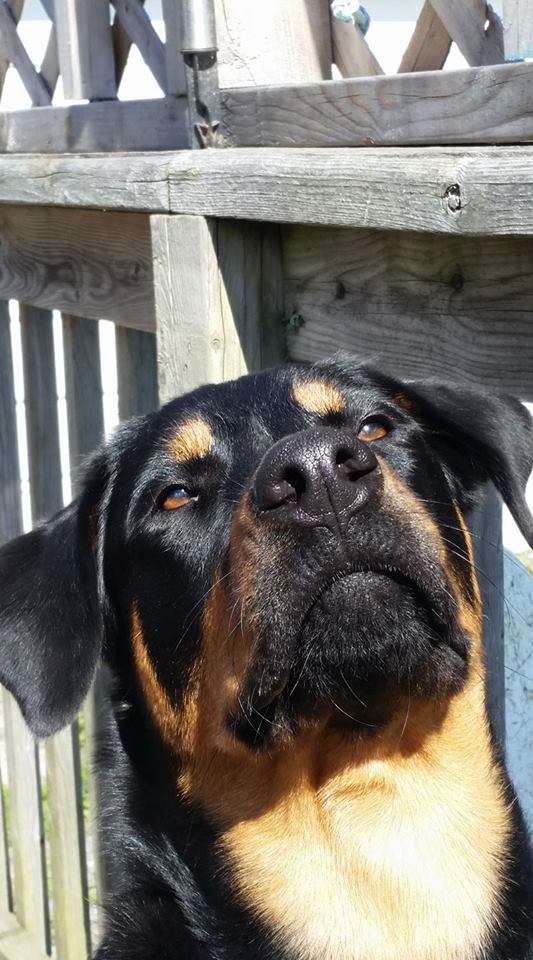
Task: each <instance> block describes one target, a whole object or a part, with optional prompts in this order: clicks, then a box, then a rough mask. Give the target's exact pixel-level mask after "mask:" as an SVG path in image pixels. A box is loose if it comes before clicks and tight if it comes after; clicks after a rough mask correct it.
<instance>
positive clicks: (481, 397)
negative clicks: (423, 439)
mask: <svg viewBox="0 0 533 960" xmlns="http://www.w3.org/2000/svg"><path fill="white" fill-rule="evenodd" d="M405 386H406V388H407V392H408V394H409V397H410V400H411V401H412V410H413V414H414V416H415V417H417V418H419V419H420V420H421V422H422V423H423V424H425V425H426V426H427V427H428V434H427V439H428V440H429V442H430V443H431V444H433V445H434V446H436V447H437V448H438V450H439V453H440V455H441V457H442V459H443V460H444V462H445V464H446V465H447V466H448V470H449V474H450V478H451V481H452V483H453V482H454V480H455V482H457V481H458V486H457V490H456V493H457V499H458V501H459V502H461V501H462V502H463V504H464V505H465V506H467V507H468V506H471V505H472V504H473V503H474V502H475V497H476V492H477V491H478V490H479V488H480V486H481V485H482V484H483V483H484V482H486V481H487V480H492V482H493V483H494V485H495V487H496V488H497V490H498V491H499V492H500V494H501V496H502V497H503V499H504V500H505V503H506V504H507V506H508V507H509V510H510V511H511V513H512V515H513V517H514V519H515V520H516V523H517V524H518V526H519V528H520V530H521V532H522V534H523V535H524V537H525V538H526V540H527V541H528V543H529V544H530V546H533V517H532V515H531V513H530V511H529V509H528V506H527V503H526V498H525V488H526V483H527V481H528V478H529V475H530V473H531V469H532V467H533V420H532V418H531V416H530V414H529V412H528V411H527V410H526V408H525V407H524V405H523V404H522V403H520V401H519V400H516V399H515V398H514V397H507V396H504V395H501V394H497V393H492V392H490V391H488V390H482V389H477V388H475V387H469V386H463V385H460V384H450V383H442V382H439V381H438V380H421V381H411V382H410V383H408V384H406V385H405Z"/></svg>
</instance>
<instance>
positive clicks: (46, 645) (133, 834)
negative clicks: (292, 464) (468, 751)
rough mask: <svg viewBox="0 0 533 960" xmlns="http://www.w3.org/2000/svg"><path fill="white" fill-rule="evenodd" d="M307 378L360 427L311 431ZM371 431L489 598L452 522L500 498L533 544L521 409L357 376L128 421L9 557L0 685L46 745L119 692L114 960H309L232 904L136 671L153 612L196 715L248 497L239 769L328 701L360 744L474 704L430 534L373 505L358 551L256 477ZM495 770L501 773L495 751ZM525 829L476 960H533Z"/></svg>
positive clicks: (338, 417)
mask: <svg viewBox="0 0 533 960" xmlns="http://www.w3.org/2000/svg"><path fill="white" fill-rule="evenodd" d="M302 377H312V378H314V379H322V380H324V381H326V382H327V383H328V384H334V385H336V386H337V387H338V388H339V389H340V390H342V391H343V393H344V395H345V396H346V398H347V407H346V410H345V411H344V412H342V413H339V412H333V413H331V415H328V416H325V417H317V416H316V415H311V414H309V413H306V412H305V410H303V409H301V408H300V407H299V406H298V405H297V404H296V403H295V402H294V400H293V398H292V386H293V383H294V381H295V379H297V378H302ZM401 398H404V399H403V400H402V399H401ZM405 398H406V400H405ZM370 415H371V416H372V417H374V416H375V417H380V418H383V419H384V422H386V423H387V425H388V428H389V433H388V435H387V436H386V437H385V438H383V439H379V440H377V441H376V443H375V450H376V452H378V453H379V457H381V458H382V460H383V461H384V462H385V463H386V464H388V465H389V466H390V468H391V469H392V470H393V471H394V473H395V475H396V476H397V477H398V478H399V479H400V480H401V482H402V483H404V484H405V485H406V486H407V487H408V488H409V489H410V490H411V491H413V493H414V494H415V495H416V497H417V498H418V499H419V501H420V502H422V503H423V504H424V507H425V509H426V510H427V512H428V513H429V514H430V516H431V517H432V518H433V520H434V521H435V523H436V524H437V527H438V528H439V529H440V530H441V532H442V536H443V538H444V539H445V542H446V543H447V554H448V560H449V563H450V566H451V567H452V568H453V570H454V573H455V575H456V577H457V578H458V579H459V580H460V582H461V583H462V585H463V588H464V592H465V595H467V596H468V595H470V596H471V595H472V593H473V590H474V585H473V581H472V571H471V568H470V565H469V563H468V560H467V557H466V543H465V538H464V536H463V533H462V532H461V529H460V528H459V527H458V524H457V514H456V512H455V506H454V501H455V503H457V504H458V506H459V507H460V508H461V509H462V510H464V511H466V512H467V513H468V511H469V510H471V509H472V507H473V506H474V505H475V503H476V502H477V500H478V499H479V497H480V495H481V494H482V492H483V488H484V486H485V484H486V483H487V482H488V481H492V482H493V483H494V484H495V486H496V487H497V489H498V490H499V491H500V493H501V495H502V497H503V499H504V500H505V501H506V503H507V504H508V506H509V507H510V509H511V511H512V513H513V515H514V517H515V519H516V521H517V523H518V525H519V526H520V528H521V530H522V531H523V533H524V535H525V536H526V538H527V539H528V541H529V542H530V543H531V544H532V545H533V520H532V517H531V515H530V513H529V511H528V508H527V505H526V502H525V498H524V488H525V484H526V481H527V478H528V476H529V473H530V471H531V467H532V465H533V429H532V423H531V420H530V418H529V416H528V414H527V412H526V411H525V409H524V408H523V406H522V405H521V404H519V403H518V402H517V401H515V400H512V399H510V398H507V397H499V396H494V395H492V394H489V393H485V392H483V391H481V390H477V389H473V388H468V387H463V386H457V385H452V384H442V383H438V382H436V381H423V382H412V383H402V382H400V381H396V380H394V379H393V378H390V377H386V376H383V375H382V374H380V373H379V372H378V371H375V370H373V369H371V368H368V367H365V366H359V365H357V364H356V363H355V362H353V361H349V360H346V361H328V362H324V363H322V364H319V365H316V366H315V367H313V368H312V369H311V368H308V367H306V366H305V365H295V364H294V365H286V366H284V367H280V368H277V369H275V370H270V371H266V372H264V373H261V374H257V375H254V376H249V377H244V378H241V379H240V380H237V381H234V382H232V383H226V384H222V385H219V386H213V387H211V386H210V387H203V388H201V389H200V390H197V391H195V392H194V393H192V394H189V395H187V396H185V397H181V398H179V399H177V400H175V401H173V402H172V403H170V404H168V405H167V406H165V407H164V408H163V409H162V410H161V411H159V412H156V413H154V414H151V415H150V416H148V417H144V418H140V419H138V420H134V421H131V422H130V423H128V424H126V425H124V426H123V427H121V428H120V429H119V430H118V431H117V433H116V435H115V437H114V438H113V439H112V441H111V442H110V443H109V444H108V445H106V446H105V447H104V448H103V449H102V450H101V451H99V452H98V453H97V454H96V456H95V457H94V459H93V460H92V462H91V463H89V465H88V467H87V472H86V478H85V483H84V486H83V493H82V494H81V497H80V498H79V500H77V501H75V502H74V503H73V504H71V505H70V506H69V507H67V508H66V509H65V510H63V511H62V512H61V513H60V514H58V515H57V516H56V517H55V518H53V519H52V520H51V521H49V522H48V523H46V524H44V525H43V526H41V527H40V528H38V529H36V530H34V531H33V532H32V533H30V534H27V535H25V536H23V537H20V538H19V539H17V540H15V541H13V542H12V543H10V544H7V545H6V546H5V547H3V548H2V549H1V550H0V638H1V644H2V645H1V652H0V680H1V681H2V683H4V684H5V685H6V686H7V688H8V689H9V690H10V691H11V692H12V693H13V694H14V696H15V697H16V698H17V700H18V702H19V704H20V706H21V708H22V711H23V714H24V717H25V719H26V721H27V723H28V725H29V727H30V728H31V729H32V730H33V732H34V733H35V734H36V735H37V736H39V737H41V736H48V735H50V734H51V733H53V732H55V731H57V730H59V729H60V728H61V727H63V726H65V725H66V724H67V723H68V722H69V721H71V720H72V718H73V717H74V716H75V714H76V712H77V710H78V709H79V707H80V704H81V703H82V701H83V698H84V697H85V695H86V693H87V691H88V689H89V687H90V684H91V682H92V679H93V676H94V672H95V669H96V666H97V663H98V660H99V659H100V657H103V659H104V660H105V662H106V663H107V664H108V666H109V668H110V670H111V672H112V674H113V678H114V702H115V711H114V714H113V717H112V718H111V719H110V721H109V729H108V731H107V734H106V737H105V739H104V742H103V743H102V745H101V750H100V756H99V766H100V768H101V770H102V772H103V775H104V777H105V780H104V782H105V791H106V803H105V811H104V823H103V827H104V836H105V837H106V838H107V840H106V844H107V853H108V857H109V861H110V865H111V875H112V878H113V887H112V891H111V894H110V897H109V903H108V924H107V930H106V935H105V937H104V942H103V945H102V946H101V947H100V948H99V950H98V952H97V958H98V960H141V958H142V960H181V958H183V960H252V958H253V960H299V957H297V956H295V955H294V954H292V953H289V952H288V950H287V949H286V948H285V947H284V945H283V943H280V941H279V940H275V939H274V936H273V933H272V931H270V930H269V929H268V927H267V926H263V925H262V924H261V922H260V921H258V920H257V919H256V918H254V917H253V916H252V915H251V914H249V913H248V912H247V910H246V909H245V908H244V907H243V906H242V905H240V904H239V902H238V901H237V899H236V897H235V895H234V893H233V891H232V883H231V870H230V868H229V865H228V864H227V863H226V862H225V861H224V858H223V857H222V854H221V853H220V850H219V849H218V847H217V833H216V829H215V827H214V826H213V823H212V822H210V819H209V817H208V815H207V814H206V812H205V811H202V810H201V809H200V808H195V807H194V806H191V805H190V804H189V803H188V802H185V801H184V800H181V799H180V798H179V797H176V762H177V761H176V758H175V757H173V756H171V753H170V751H169V749H168V746H165V744H164V743H163V742H162V741H161V737H160V735H159V734H158V732H157V729H156V727H155V725H154V723H153V720H152V718H151V715H150V711H149V709H147V704H146V703H145V700H144V697H143V692H142V689H141V684H140V681H139V676H138V674H137V670H136V666H135V661H134V658H133V657H132V653H131V644H130V632H131V610H132V604H136V605H137V606H138V609H139V614H140V616H141V618H142V622H143V624H144V625H145V634H146V641H147V644H148V646H149V650H150V656H151V658H152V661H153V663H154V665H155V668H156V671H157V676H158V679H159V681H160V683H161V685H162V686H163V687H164V689H165V691H166V693H167V696H168V697H169V699H170V700H171V701H172V703H176V704H178V703H181V699H182V697H183V694H184V691H186V689H187V686H188V684H189V682H190V678H191V673H192V670H193V668H194V665H195V663H196V661H197V658H198V657H199V656H200V649H201V644H202V614H203V611H204V609H205V605H206V603H207V598H208V597H209V591H210V588H211V586H212V584H213V579H214V576H215V573H216V571H219V572H220V571H222V575H223V576H225V577H227V578H228V581H229V583H230V584H231V582H232V581H231V572H232V571H231V558H230V554H229V542H230V529H231V524H232V522H233V521H234V518H235V512H236V509H237V506H238V504H239V503H240V502H241V498H242V496H243V493H247V492H250V491H251V493H250V504H251V506H250V510H251V512H252V515H253V516H254V517H255V521H254V522H257V525H258V529H260V531H261V544H262V550H261V555H260V557H259V559H258V560H257V566H256V569H255V571H254V583H255V592H254V604H255V607H254V609H253V610H249V611H248V612H247V611H246V609H244V616H245V617H246V616H247V615H248V614H249V615H250V617H251V616H252V614H253V615H254V616H255V618H256V621H258V622H259V621H260V629H259V632H258V635H257V638H256V641H255V643H256V647H255V651H254V659H253V662H252V665H251V667H250V669H249V670H248V673H247V675H246V677H245V678H244V680H243V684H242V689H241V691H240V694H241V696H240V698H239V707H238V708H237V707H236V708H235V709H234V710H232V711H230V712H229V713H228V716H227V718H226V723H227V729H228V731H229V734H230V735H232V736H235V737H236V738H237V740H240V741H242V744H244V749H246V750H251V751H268V750H276V749H277V746H278V739H279V740H280V742H282V743H283V744H284V748H285V749H286V748H287V744H289V746H290V743H291V742H292V741H293V740H296V739H297V738H298V735H299V731H300V729H301V728H302V725H304V726H305V725H306V724H309V723H312V722H313V721H314V720H315V719H316V718H318V717H321V716H323V715H324V711H326V710H327V709H329V706H328V705H331V703H334V705H335V706H336V707H338V711H337V712H334V716H333V717H332V718H331V720H330V721H329V722H330V723H331V724H332V725H334V726H335V727H336V728H338V730H339V731H341V732H342V734H343V735H345V736H346V738H348V739H351V740H353V742H354V743H357V740H358V738H360V737H364V736H372V731H373V730H375V728H376V727H378V728H379V726H380V725H381V724H383V723H384V722H386V720H387V718H388V711H389V710H390V707H391V703H394V698H395V696H396V695H399V694H400V693H401V692H402V691H405V690H406V689H407V688H408V689H409V695H413V696H415V697H419V698H422V699H423V698H432V697H436V696H443V695H446V696H452V695H453V694H454V692H455V691H458V690H460V689H461V688H462V685H463V684H464V682H465V678H466V676H467V674H468V666H469V640H468V637H467V636H466V635H464V634H463V633H462V632H461V630H460V629H459V628H458V626H457V624H456V622H455V617H454V612H453V609H452V607H451V606H450V603H449V600H448V597H449V592H448V590H447V584H446V578H445V575H444V573H443V571H442V570H441V569H439V567H438V565H437V564H436V562H435V557H434V554H433V552H432V547H431V544H428V542H427V539H426V538H425V535H424V534H423V532H422V531H421V530H419V529H418V527H417V525H416V523H411V522H410V521H407V520H406V522H405V523H402V522H399V521H398V518H397V517H396V516H395V514H394V512H393V511H389V510H387V508H386V505H384V504H383V503H382V502H381V500H379V498H378V499H376V497H374V495H373V496H372V497H371V498H370V500H369V504H368V505H366V506H365V509H364V510H361V512H359V513H358V514H357V515H353V516H351V515H350V516H349V517H348V519H346V520H343V524H342V530H340V527H339V523H340V521H339V519H338V517H337V521H336V523H337V525H336V526H335V525H333V521H332V523H329V521H328V522H327V523H324V524H322V525H317V524H314V525H313V524H311V525H309V526H307V527H306V526H305V525H300V526H299V527H298V529H297V530H295V528H294V526H293V525H292V522H291V521H288V522H287V523H286V524H283V523H278V522H277V521H276V522H275V523H274V521H273V520H271V518H269V517H268V516H267V515H266V513H264V512H263V513H261V515H260V511H258V510H257V509H256V508H255V507H254V496H253V491H254V478H255V477H256V472H257V468H258V466H259V464H260V463H261V462H264V458H265V457H266V456H268V453H269V451H270V450H271V448H272V447H273V445H274V444H276V443H277V442H278V441H280V440H281V438H284V437H287V436H288V435H295V436H296V441H295V442H296V444H297V443H298V442H299V440H298V438H301V442H302V443H304V442H307V440H305V438H308V437H311V439H312V438H313V437H314V432H313V431H315V430H316V429H317V427H320V429H321V430H322V429H323V428H329V430H330V431H339V433H340V431H341V430H343V431H346V430H349V431H353V432H354V435H355V433H357V428H358V425H359V423H360V422H361V420H362V419H364V418H366V417H368V416H370ZM190 417H195V418H198V417H200V418H203V419H205V420H206V421H207V422H208V423H209V424H211V425H212V428H213V432H214V435H215V442H214V445H213V448H212V450H210V452H209V453H208V454H207V456H206V457H204V458H202V459H201V460H193V461H191V462H189V463H185V464H176V463H175V462H174V461H173V460H172V458H170V457H169V455H168V443H169V440H170V438H171V437H172V435H173V433H174V432H175V430H176V427H177V426H178V425H179V424H180V423H182V422H183V421H184V420H186V419H187V418H190ZM326 435H327V436H328V437H329V436H330V434H326ZM373 449H374V448H373ZM173 486H174V487H184V488H187V489H188V490H189V491H190V492H191V493H192V494H194V497H195V498H196V497H197V499H195V500H194V506H193V507H192V508H189V507H187V509H185V510H178V511H165V510H162V509H161V506H162V499H164V496H165V491H166V490H168V488H171V487H173ZM254 511H255V512H254ZM406 516H407V514H406ZM339 531H340V532H339ZM354 597H355V599H354ZM377 600H379V601H380V602H379V603H377V602H376V601H377ZM355 637H357V640H355V639H354V638H355ZM391 663H393V664H394V670H392V667H391ZM340 677H342V682H341V680H340V679H339V678H340ZM369 731H370V732H369ZM178 763H179V761H178ZM494 763H495V764H496V765H499V766H502V761H501V760H500V759H499V757H498V755H497V750H496V747H495V755H494ZM507 789H508V790H509V797H510V800H512V798H513V794H512V787H511V786H510V785H508V788H507ZM512 811H513V812H512V817H513V838H512V857H511V860H510V865H509V868H508V870H509V875H508V878H507V879H508V884H507V892H506V900H505V904H504V907H503V915H502V918H501V922H500V924H499V925H498V928H497V933H496V934H494V935H493V936H492V939H491V941H490V942H487V943H486V944H485V945H484V947H483V950H482V951H481V952H480V953H479V955H478V956H477V957H476V958H475V960H533V913H532V911H533V865H532V859H531V852H530V846H529V840H528V838H527V833H526V829H525V827H524V824H523V821H522V817H521V814H520V811H519V808H518V805H517V804H516V802H514V801H513V806H512ZM306 960H307V958H306ZM317 960H318V958H317ZM354 960H356V956H354ZM376 960H380V958H376ZM442 960H454V958H451V957H450V958H448V957H443V958H442Z"/></svg>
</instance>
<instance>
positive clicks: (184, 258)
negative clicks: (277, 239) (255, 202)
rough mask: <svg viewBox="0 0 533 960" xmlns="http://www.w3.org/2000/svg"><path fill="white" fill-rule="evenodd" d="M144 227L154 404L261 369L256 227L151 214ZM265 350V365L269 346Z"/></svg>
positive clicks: (262, 300)
mask: <svg viewBox="0 0 533 960" xmlns="http://www.w3.org/2000/svg"><path fill="white" fill-rule="evenodd" d="M151 223H152V244H153V251H154V282H155V289H156V317H157V336H158V360H159V395H160V398H161V400H162V401H165V400H168V399H169V398H170V397H172V396H174V395H175V394H176V393H177V392H179V393H184V392H186V391H187V390H190V389H192V388H193V387H195V386H198V384H200V383H208V382H217V381H220V380H227V379H231V378H232V377H237V376H240V375H241V374H242V373H245V372H246V371H247V370H254V369H258V368H260V367H261V366H262V351H263V344H262V341H261V330H260V327H261V318H262V312H263V307H264V305H265V304H266V303H268V300H267V294H266V289H265V286H264V285H263V282H262V255H261V252H262V238H261V228H260V227H255V225H251V224H246V225H239V224H237V223H235V222H233V223H232V222H226V223H220V222H218V223H217V222H216V221H208V220H205V219H204V218H203V217H178V216H176V217H158V216H154V217H152V218H151ZM270 242H271V243H272V242H273V238H272V237H271V238H270ZM270 257H271V261H270V262H271V263H275V260H274V258H273V256H272V253H271V254H270ZM273 290H274V287H272V290H271V291H270V295H271V301H270V305H271V307H272V302H273V300H274V299H275V294H274V293H273V292H272V291H273ZM272 328H273V324H272V322H271V321H270V323H269V329H270V330H271V331H272ZM272 336H273V333H272ZM281 339H282V331H281V325H280V328H279V340H280V341H281ZM268 349H269V360H270V359H271V357H272V352H273V350H274V348H273V345H272V342H270V343H269V345H268Z"/></svg>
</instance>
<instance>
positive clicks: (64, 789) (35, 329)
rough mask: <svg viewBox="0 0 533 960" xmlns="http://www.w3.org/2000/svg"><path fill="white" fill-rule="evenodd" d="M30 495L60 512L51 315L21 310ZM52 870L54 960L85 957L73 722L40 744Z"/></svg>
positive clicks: (42, 509) (41, 510)
mask: <svg viewBox="0 0 533 960" xmlns="http://www.w3.org/2000/svg"><path fill="white" fill-rule="evenodd" d="M20 318H21V339H22V348H23V366H24V392H25V400H26V425H27V436H28V465H29V471H30V493H31V505H32V515H33V518H34V520H37V519H39V518H41V517H43V516H48V515H49V514H51V513H54V512H55V511H56V510H58V509H60V508H61V506H62V500H63V498H62V482H61V460H60V448H59V425H58V410H57V390H56V371H55V361H54V337H53V325H52V315H51V314H50V313H49V312H48V311H43V310H39V309H37V308H35V307H21V312H20ZM45 750H46V775H47V776H46V779H47V786H48V804H49V814H50V837H49V841H50V867H51V875H52V895H53V916H54V933H55V944H56V950H57V957H58V960H70V958H72V957H80V958H83V957H85V956H87V953H88V912H87V880H86V865H85V839H84V831H83V816H82V810H81V777H80V763H79V735H78V727H77V724H74V725H73V726H72V727H71V728H70V729H67V730H63V731H61V733H59V734H58V735H57V736H55V737H52V738H51V739H50V740H48V741H47V743H46V747H45Z"/></svg>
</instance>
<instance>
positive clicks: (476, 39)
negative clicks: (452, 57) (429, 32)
mask: <svg viewBox="0 0 533 960" xmlns="http://www.w3.org/2000/svg"><path fill="white" fill-rule="evenodd" d="M431 3H432V5H433V8H434V10H435V12H436V13H437V14H438V16H439V17H440V19H441V20H442V22H443V24H444V26H445V27H446V30H447V31H448V33H449V34H450V36H451V38H452V40H455V42H456V44H457V46H458V47H459V50H460V51H461V53H462V54H463V56H464V58H465V60H466V61H467V63H469V64H470V66H472V67H478V66H485V65H486V64H491V63H503V61H504V53H503V27H502V23H501V20H500V19H499V17H498V16H497V15H496V14H495V13H494V10H493V9H492V7H491V6H490V4H488V3H486V2H485V0H431Z"/></svg>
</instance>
